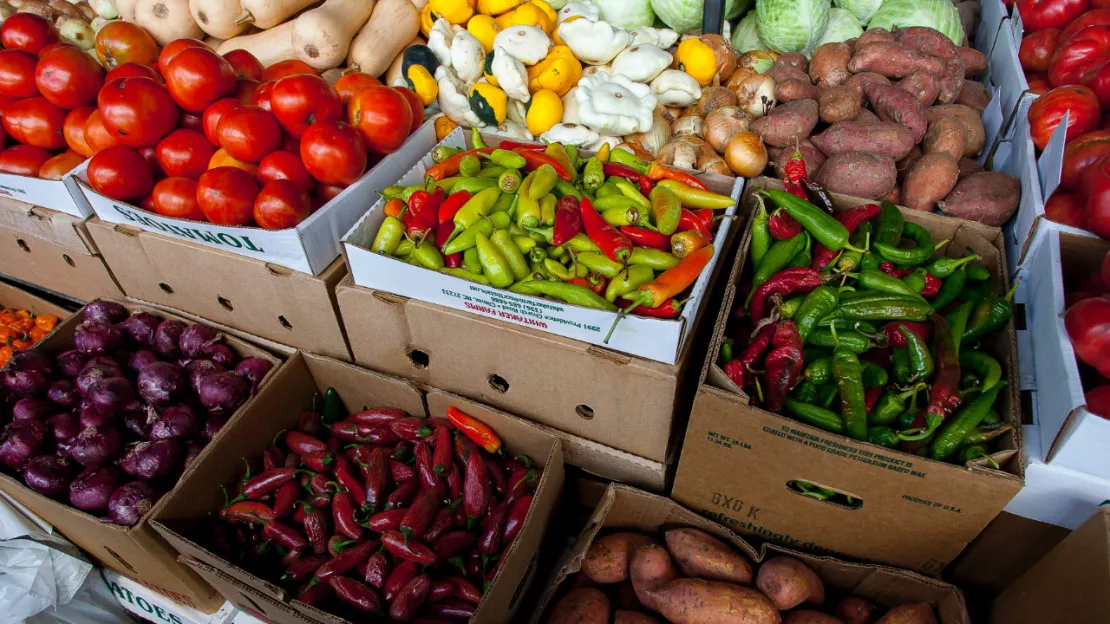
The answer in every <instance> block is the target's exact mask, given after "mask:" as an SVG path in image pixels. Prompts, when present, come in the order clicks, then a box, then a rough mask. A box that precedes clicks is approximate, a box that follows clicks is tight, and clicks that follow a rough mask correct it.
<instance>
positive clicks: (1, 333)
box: [0, 308, 58, 368]
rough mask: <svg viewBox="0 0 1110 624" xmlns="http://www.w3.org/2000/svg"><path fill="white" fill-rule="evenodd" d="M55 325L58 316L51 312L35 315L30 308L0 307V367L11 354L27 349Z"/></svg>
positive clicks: (52, 329) (6, 361)
mask: <svg viewBox="0 0 1110 624" xmlns="http://www.w3.org/2000/svg"><path fill="white" fill-rule="evenodd" d="M57 325H58V317H56V316H54V315H53V314H39V315H38V316H36V315H35V314H34V313H33V312H31V311H30V310H18V309H14V308H0V368H3V367H4V365H5V364H7V363H8V360H9V359H11V357H12V354H14V353H17V352H19V351H23V350H24V349H29V348H30V347H31V346H32V345H34V344H35V343H36V342H38V341H39V340H42V338H43V337H44V336H46V335H47V334H49V333H50V332H52V331H54V328H55V327H56V326H57Z"/></svg>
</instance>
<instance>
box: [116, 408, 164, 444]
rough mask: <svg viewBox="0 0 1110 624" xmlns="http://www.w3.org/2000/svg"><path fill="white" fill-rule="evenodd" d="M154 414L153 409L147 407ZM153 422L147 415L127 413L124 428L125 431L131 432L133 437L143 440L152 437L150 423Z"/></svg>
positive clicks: (124, 417)
mask: <svg viewBox="0 0 1110 624" xmlns="http://www.w3.org/2000/svg"><path fill="white" fill-rule="evenodd" d="M147 409H148V410H149V411H150V412H151V413H152V414H153V413H156V412H154V408H153V407H147ZM151 422H153V421H152V420H151V418H150V416H148V415H147V414H144V413H143V412H127V413H126V414H124V415H123V428H124V430H125V431H130V432H131V434H132V435H134V436H135V437H136V438H139V439H141V440H145V439H147V438H149V437H150V423H151Z"/></svg>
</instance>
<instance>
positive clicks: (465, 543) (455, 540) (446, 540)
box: [436, 530, 478, 561]
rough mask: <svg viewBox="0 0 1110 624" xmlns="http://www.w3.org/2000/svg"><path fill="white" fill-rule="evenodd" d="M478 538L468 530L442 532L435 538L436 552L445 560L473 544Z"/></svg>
mask: <svg viewBox="0 0 1110 624" xmlns="http://www.w3.org/2000/svg"><path fill="white" fill-rule="evenodd" d="M476 541H478V538H477V537H475V536H474V534H473V533H471V532H469V531H461V530H460V531H451V532H450V533H444V534H443V535H441V536H440V538H439V539H437V540H436V552H437V553H439V557H440V559H442V560H444V561H446V560H447V559H450V558H451V557H453V556H455V555H457V554H459V553H461V552H462V551H464V550H466V549H467V548H470V547H471V546H473V545H474V542H476Z"/></svg>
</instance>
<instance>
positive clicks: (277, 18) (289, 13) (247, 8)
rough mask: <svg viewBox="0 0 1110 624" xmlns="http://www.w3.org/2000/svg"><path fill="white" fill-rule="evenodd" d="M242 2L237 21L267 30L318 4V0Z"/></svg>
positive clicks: (245, 0)
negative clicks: (241, 9) (241, 10)
mask: <svg viewBox="0 0 1110 624" xmlns="http://www.w3.org/2000/svg"><path fill="white" fill-rule="evenodd" d="M241 4H242V6H243V12H242V13H241V14H240V15H239V18H238V19H236V20H235V23H236V24H254V25H255V26H256V27H258V28H261V29H263V30H266V29H268V28H273V27H275V26H277V25H278V24H281V23H282V22H284V21H285V20H287V19H289V18H290V17H293V16H294V15H296V14H297V13H299V12H300V11H301V10H302V9H306V8H308V7H310V6H312V5H313V4H316V0H241Z"/></svg>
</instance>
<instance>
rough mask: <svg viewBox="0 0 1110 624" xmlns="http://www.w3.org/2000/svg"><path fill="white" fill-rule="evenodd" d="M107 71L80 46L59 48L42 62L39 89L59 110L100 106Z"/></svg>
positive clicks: (37, 77)
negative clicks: (98, 95) (101, 89)
mask: <svg viewBox="0 0 1110 624" xmlns="http://www.w3.org/2000/svg"><path fill="white" fill-rule="evenodd" d="M103 84H104V70H103V69H100V64H99V63H97V62H96V61H95V60H93V58H92V57H91V56H89V55H88V54H86V53H85V52H84V51H83V50H81V49H80V48H78V47H76V46H69V45H65V46H59V47H57V48H54V49H53V50H51V51H50V52H47V53H46V54H43V55H42V57H40V58H39V64H38V67H36V68H35V86H37V87H38V88H39V93H42V97H44V98H46V99H47V100H49V101H50V103H51V104H53V105H55V106H60V107H62V108H65V109H74V108H78V107H81V106H88V105H89V104H95V103H96V94H97V93H99V92H100V87H101V85H103Z"/></svg>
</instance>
